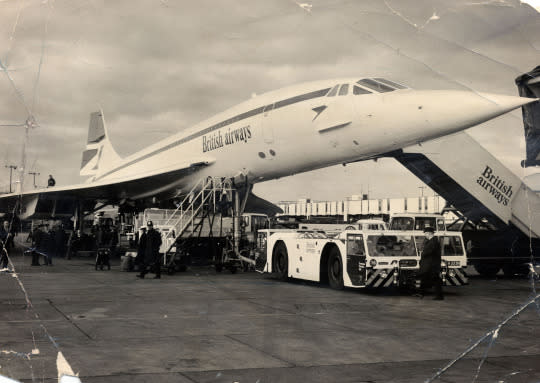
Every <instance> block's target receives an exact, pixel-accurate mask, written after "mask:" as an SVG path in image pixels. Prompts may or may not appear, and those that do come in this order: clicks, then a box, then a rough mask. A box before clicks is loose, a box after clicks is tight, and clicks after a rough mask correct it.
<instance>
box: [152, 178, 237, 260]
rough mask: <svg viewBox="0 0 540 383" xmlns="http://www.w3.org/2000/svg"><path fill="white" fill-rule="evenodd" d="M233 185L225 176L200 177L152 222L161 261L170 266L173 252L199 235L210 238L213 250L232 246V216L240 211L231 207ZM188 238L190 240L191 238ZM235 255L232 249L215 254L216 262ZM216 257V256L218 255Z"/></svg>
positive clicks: (176, 252)
mask: <svg viewBox="0 0 540 383" xmlns="http://www.w3.org/2000/svg"><path fill="white" fill-rule="evenodd" d="M235 192H236V191H235V188H234V185H233V183H232V181H231V180H230V179H227V178H224V177H208V178H204V179H201V180H199V181H198V182H197V183H196V184H195V185H194V186H193V188H192V189H191V190H190V191H189V193H188V194H187V195H186V196H185V197H184V199H183V200H182V201H180V202H179V203H178V204H177V208H176V209H175V210H172V209H171V210H168V211H166V213H165V216H164V217H163V218H162V219H160V220H159V221H158V222H157V223H156V222H154V225H159V226H160V227H161V231H162V241H163V244H164V248H165V249H166V250H165V251H164V254H165V255H164V259H163V262H164V265H165V266H166V267H167V268H168V269H170V270H172V268H173V267H174V262H175V257H176V254H178V253H182V252H183V250H185V249H184V247H185V248H187V247H189V246H191V245H192V242H193V240H197V239H200V238H201V237H205V238H209V239H210V242H212V248H213V251H216V248H217V250H219V251H220V250H221V248H223V247H225V248H228V249H234V233H235V230H234V229H235V220H234V216H235V215H236V214H239V213H238V212H237V211H235V209H234V203H233V197H234V193H235ZM214 238H215V239H216V240H218V239H223V238H226V241H227V242H226V243H225V244H216V243H214V242H213V239H214ZM190 239H192V241H191V242H190ZM231 255H232V258H235V259H236V260H238V261H239V262H240V263H242V262H243V261H242V260H241V259H239V258H238V257H236V256H235V252H234V251H232V252H231V251H228V252H227V254H226V256H223V255H222V254H214V258H216V259H215V262H217V263H219V264H223V263H227V262H231V261H232V259H231ZM217 258H219V259H217Z"/></svg>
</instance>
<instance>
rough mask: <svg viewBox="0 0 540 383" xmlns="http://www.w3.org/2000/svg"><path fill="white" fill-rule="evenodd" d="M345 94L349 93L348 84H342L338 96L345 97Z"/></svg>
mask: <svg viewBox="0 0 540 383" xmlns="http://www.w3.org/2000/svg"><path fill="white" fill-rule="evenodd" d="M347 93H349V84H343V85H341V87H340V88H339V95H340V96H346V95H347Z"/></svg>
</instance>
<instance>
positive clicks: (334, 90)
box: [326, 85, 339, 97]
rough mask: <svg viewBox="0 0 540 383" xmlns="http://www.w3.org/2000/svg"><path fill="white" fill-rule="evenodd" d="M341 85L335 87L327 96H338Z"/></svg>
mask: <svg viewBox="0 0 540 383" xmlns="http://www.w3.org/2000/svg"><path fill="white" fill-rule="evenodd" d="M338 87H339V85H336V86H334V87H333V88H332V89H330V92H328V94H327V95H326V96H327V97H334V96H335V95H336V94H337V90H338Z"/></svg>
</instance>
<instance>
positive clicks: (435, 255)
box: [417, 227, 444, 301]
mask: <svg viewBox="0 0 540 383" xmlns="http://www.w3.org/2000/svg"><path fill="white" fill-rule="evenodd" d="M424 234H425V236H426V239H425V241H424V249H423V250H422V256H421V257H420V270H419V271H418V276H419V277H420V283H421V284H420V292H419V294H417V296H419V297H420V298H423V297H424V292H425V290H426V288H429V287H431V286H433V287H434V289H435V297H433V299H434V300H437V301H442V300H443V299H444V296H443V292H442V280H441V275H440V274H441V245H440V244H439V239H438V238H437V237H435V230H434V229H433V228H432V227H426V228H425V229H424Z"/></svg>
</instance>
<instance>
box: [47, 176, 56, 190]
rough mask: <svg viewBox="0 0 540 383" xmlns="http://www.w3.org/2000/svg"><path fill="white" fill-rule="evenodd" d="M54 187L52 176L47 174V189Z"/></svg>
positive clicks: (54, 182)
mask: <svg viewBox="0 0 540 383" xmlns="http://www.w3.org/2000/svg"><path fill="white" fill-rule="evenodd" d="M54 185H56V181H55V180H54V178H53V176H52V174H49V179H48V180H47V187H48V188H50V187H53V186H54Z"/></svg>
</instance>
